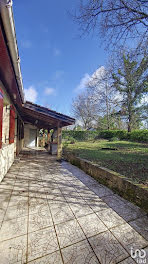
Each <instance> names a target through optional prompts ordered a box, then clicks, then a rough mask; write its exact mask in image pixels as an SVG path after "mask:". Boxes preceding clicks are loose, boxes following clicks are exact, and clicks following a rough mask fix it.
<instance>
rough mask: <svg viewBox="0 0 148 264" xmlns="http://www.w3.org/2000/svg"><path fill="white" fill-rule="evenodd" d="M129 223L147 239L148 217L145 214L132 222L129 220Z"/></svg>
mask: <svg viewBox="0 0 148 264" xmlns="http://www.w3.org/2000/svg"><path fill="white" fill-rule="evenodd" d="M129 225H130V226H132V227H133V228H134V229H135V230H136V231H137V232H138V233H139V234H140V235H142V236H143V237H144V238H145V239H146V240H148V217H147V216H144V217H141V218H138V219H136V220H134V221H132V222H129Z"/></svg>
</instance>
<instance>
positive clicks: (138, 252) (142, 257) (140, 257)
mask: <svg viewBox="0 0 148 264" xmlns="http://www.w3.org/2000/svg"><path fill="white" fill-rule="evenodd" d="M131 257H132V258H133V259H135V260H136V261H137V263H139V264H145V263H146V252H145V250H144V249H135V250H133V248H132V247H131Z"/></svg>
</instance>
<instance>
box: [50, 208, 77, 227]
mask: <svg viewBox="0 0 148 264" xmlns="http://www.w3.org/2000/svg"><path fill="white" fill-rule="evenodd" d="M50 210H51V214H52V217H53V221H54V224H59V223H63V222H65V221H68V220H70V219H73V218H74V215H73V213H72V211H71V210H70V208H69V206H68V205H67V204H60V205H57V204H55V205H54V204H53V205H50Z"/></svg>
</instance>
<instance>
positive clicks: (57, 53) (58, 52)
mask: <svg viewBox="0 0 148 264" xmlns="http://www.w3.org/2000/svg"><path fill="white" fill-rule="evenodd" d="M53 54H54V56H56V57H57V56H59V55H60V54H61V51H60V50H59V49H57V48H54V50H53Z"/></svg>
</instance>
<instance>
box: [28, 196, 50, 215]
mask: <svg viewBox="0 0 148 264" xmlns="http://www.w3.org/2000/svg"><path fill="white" fill-rule="evenodd" d="M48 210H49V206H48V203H47V199H45V198H42V199H41V198H33V197H32V198H29V214H37V213H38V212H41V211H48Z"/></svg>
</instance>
